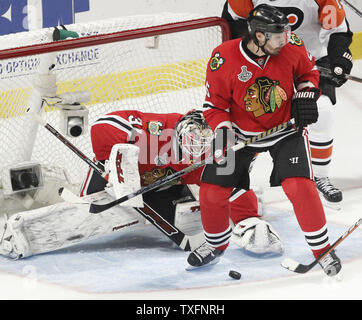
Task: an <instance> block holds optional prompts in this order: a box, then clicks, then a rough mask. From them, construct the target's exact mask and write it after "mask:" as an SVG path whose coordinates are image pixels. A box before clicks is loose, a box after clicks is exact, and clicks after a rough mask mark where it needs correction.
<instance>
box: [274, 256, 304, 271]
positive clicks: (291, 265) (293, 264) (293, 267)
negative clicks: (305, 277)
mask: <svg viewBox="0 0 362 320" xmlns="http://www.w3.org/2000/svg"><path fill="white" fill-rule="evenodd" d="M281 266H282V267H283V268H285V269H288V270H290V271H293V272H296V273H306V272H307V271H308V270H309V269H310V267H309V266H307V265H304V264H300V263H298V262H297V261H295V260H293V259H291V258H286V259H284V260H283V261H282V263H281Z"/></svg>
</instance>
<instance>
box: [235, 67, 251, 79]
mask: <svg viewBox="0 0 362 320" xmlns="http://www.w3.org/2000/svg"><path fill="white" fill-rule="evenodd" d="M252 76H253V74H252V73H251V72H250V71H248V70H247V67H246V66H242V67H241V72H240V73H239V74H238V79H239V80H240V81H242V82H248V81H249V80H250V79H251V78H252Z"/></svg>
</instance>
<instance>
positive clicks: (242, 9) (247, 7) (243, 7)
mask: <svg viewBox="0 0 362 320" xmlns="http://www.w3.org/2000/svg"><path fill="white" fill-rule="evenodd" d="M228 4H229V6H230V8H231V9H232V10H233V11H234V12H235V13H236V14H237V15H238V16H239V17H242V18H247V17H248V15H249V12H250V11H251V10H252V9H253V8H254V5H253V2H252V1H251V0H228Z"/></svg>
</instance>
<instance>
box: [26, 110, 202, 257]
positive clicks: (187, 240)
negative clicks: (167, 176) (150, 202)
mask: <svg viewBox="0 0 362 320" xmlns="http://www.w3.org/2000/svg"><path fill="white" fill-rule="evenodd" d="M31 116H32V117H33V118H34V119H35V120H36V121H38V122H39V124H41V125H42V126H43V127H44V128H45V129H47V130H48V131H49V132H50V133H52V134H53V135H54V136H55V137H56V138H57V139H58V140H60V141H61V142H62V143H64V144H65V146H66V147H68V148H69V149H70V150H72V151H73V152H74V153H75V154H76V155H77V156H78V157H80V158H81V159H82V160H83V161H85V162H86V163H87V164H88V165H89V166H90V167H92V168H93V169H94V170H95V172H96V173H98V174H99V175H100V176H101V177H103V179H105V172H104V171H103V170H102V169H100V168H98V167H97V166H96V164H95V163H94V162H93V161H92V160H90V159H89V158H88V157H87V156H86V155H85V154H84V153H83V152H81V151H80V150H79V149H78V148H77V147H76V146H74V145H73V144H72V143H71V142H70V141H69V140H67V139H66V138H65V137H64V136H63V135H62V134H61V133H59V132H58V131H57V130H56V129H55V128H53V127H52V126H51V125H50V124H49V123H47V122H46V121H44V120H43V119H42V118H41V117H40V116H39V115H38V114H35V113H32V114H31ZM105 180H106V179H105ZM106 181H107V180H106ZM107 182H108V181H107ZM58 192H59V195H60V196H61V197H62V198H63V199H64V200H66V201H68V202H71V203H78V204H82V205H87V206H88V208H89V203H87V202H86V201H84V200H83V199H82V198H80V197H78V196H76V195H75V194H74V193H72V192H71V191H69V190H68V189H66V188H60V189H59V191H58ZM136 210H137V211H138V212H139V213H140V214H141V215H142V216H143V217H144V218H145V219H147V220H148V221H149V222H151V223H152V224H153V225H154V226H155V227H156V228H157V229H159V230H160V231H161V232H163V233H164V234H165V235H166V236H168V237H169V238H170V239H171V240H172V241H173V242H174V243H175V244H177V245H178V246H179V247H180V248H181V249H183V250H184V251H190V250H194V249H196V248H197V247H198V246H200V245H201V244H202V241H203V239H204V237H203V233H199V234H196V235H193V236H187V235H185V234H184V233H183V232H182V231H181V230H179V229H178V228H177V227H175V226H174V225H172V224H171V223H169V222H167V221H166V220H165V219H164V218H163V217H162V216H161V215H160V214H159V213H158V212H156V211H154V210H152V208H150V207H148V206H147V205H146V204H145V208H137V209H136Z"/></svg>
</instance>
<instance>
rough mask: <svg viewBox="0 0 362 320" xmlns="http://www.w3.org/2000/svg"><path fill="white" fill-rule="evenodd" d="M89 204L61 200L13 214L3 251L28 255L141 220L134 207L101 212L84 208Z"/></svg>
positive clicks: (16, 254)
mask: <svg viewBox="0 0 362 320" xmlns="http://www.w3.org/2000/svg"><path fill="white" fill-rule="evenodd" d="M102 193H103V194H104V199H106V200H107V201H109V199H110V198H109V197H110V196H109V195H108V194H107V193H106V192H105V191H102ZM90 196H94V195H90ZM84 198H86V197H84ZM100 201H101V200H100ZM88 206H89V205H88V204H86V205H82V204H70V203H67V202H62V203H57V204H54V205H51V206H46V207H43V208H39V209H35V210H31V211H26V212H20V213H18V214H16V215H13V216H12V217H10V218H9V219H8V220H7V222H6V226H7V230H6V231H7V233H6V239H8V241H7V242H6V243H4V241H2V243H4V245H3V244H2V245H1V247H2V249H1V251H0V253H1V254H3V255H7V256H10V257H13V258H23V257H28V256H32V255H35V254H40V253H45V252H50V251H54V250H58V249H61V248H65V247H69V246H71V245H73V244H76V243H80V242H84V241H86V240H89V239H94V238H96V237H99V236H102V235H106V234H110V233H112V232H114V231H118V230H121V229H123V228H126V227H129V226H132V225H135V224H138V223H139V222H140V218H139V216H138V214H137V212H136V211H135V210H134V209H133V208H124V207H120V206H116V207H114V208H111V209H109V210H107V211H105V212H103V213H101V214H91V213H89V212H88V210H85V207H87V208H88ZM5 245H6V246H7V247H6V246H5Z"/></svg>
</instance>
